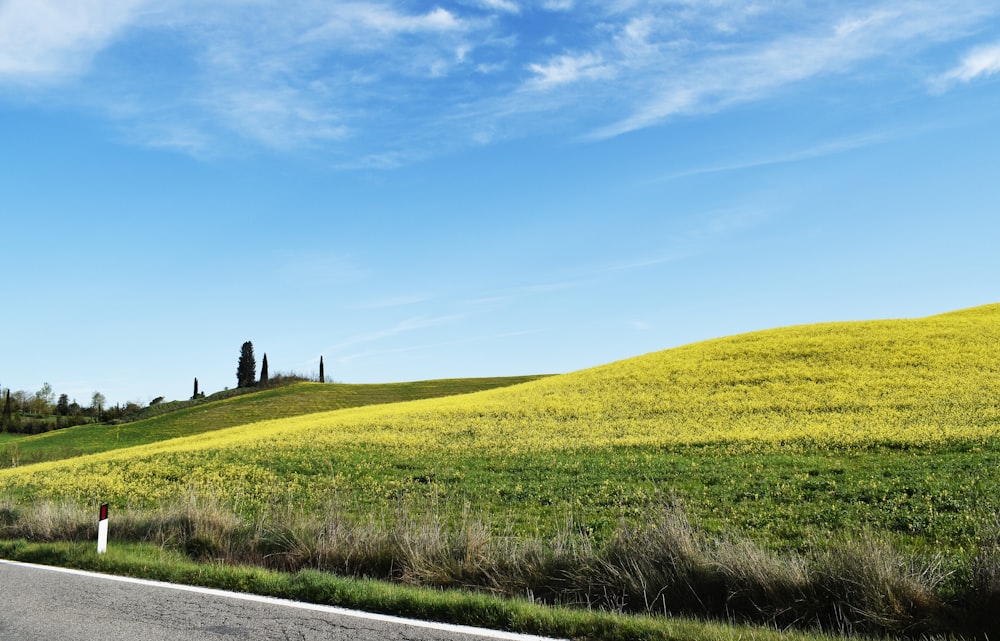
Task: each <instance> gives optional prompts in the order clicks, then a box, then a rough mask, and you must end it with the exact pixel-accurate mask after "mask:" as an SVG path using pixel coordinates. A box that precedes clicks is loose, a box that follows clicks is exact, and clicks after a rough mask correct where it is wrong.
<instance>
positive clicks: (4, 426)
mask: <svg viewBox="0 0 1000 641" xmlns="http://www.w3.org/2000/svg"><path fill="white" fill-rule="evenodd" d="M13 424H14V418H13V415H12V412H11V409H10V390H9V389H8V390H7V400H6V401H4V404H3V415H2V416H0V432H3V433H4V434H6V433H7V432H9V431H10V428H11V427H12V426H13Z"/></svg>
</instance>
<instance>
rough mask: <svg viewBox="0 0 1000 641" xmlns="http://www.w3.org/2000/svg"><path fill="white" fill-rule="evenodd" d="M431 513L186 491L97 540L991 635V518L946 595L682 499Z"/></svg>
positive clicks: (574, 600) (641, 604)
mask: <svg viewBox="0 0 1000 641" xmlns="http://www.w3.org/2000/svg"><path fill="white" fill-rule="evenodd" d="M446 512H447V511H444V510H443V511H442V513H441V514H434V513H426V512H424V513H417V512H415V511H411V510H408V509H407V508H406V506H402V505H401V506H400V507H399V510H398V512H397V513H396V514H391V515H377V516H375V515H373V516H370V517H368V518H367V519H360V520H359V519H357V518H353V517H351V516H350V515H349V512H348V511H347V510H344V509H342V508H341V507H340V506H338V505H336V504H331V505H330V506H329V507H328V509H327V510H325V511H324V512H323V514H322V516H320V517H316V516H312V515H304V514H301V513H299V512H296V511H295V509H294V508H293V507H291V506H285V507H282V508H280V509H278V510H276V511H275V512H273V513H272V514H270V515H268V516H267V517H263V518H260V519H258V520H256V521H247V520H244V519H241V518H240V517H238V516H237V513H236V511H235V510H234V509H232V508H231V507H229V506H225V505H222V504H220V503H219V502H218V501H215V500H212V499H205V498H200V497H197V496H194V495H191V496H189V497H188V498H186V499H185V500H183V501H179V502H176V503H174V504H171V505H168V506H164V507H162V508H160V509H158V510H153V511H148V510H146V511H142V510H124V511H122V512H120V513H118V514H115V515H114V517H113V519H112V525H111V532H112V540H128V541H142V542H148V543H152V544H155V545H159V546H163V547H168V548H171V549H179V550H183V551H184V552H186V553H187V554H188V555H189V556H191V557H193V558H195V559H199V560H211V561H218V562H225V563H238V564H251V565H258V566H263V567H268V568H271V569H278V570H284V571H297V570H300V569H307V568H308V569H316V570H323V571H328V572H333V573H337V574H340V575H346V576H354V577H366V578H377V579H385V580H390V581H396V582H401V583H405V584H410V585H422V586H435V587H442V588H455V587H461V588H466V589H473V590H481V591H487V592H490V593H494V594H499V595H507V596H517V597H527V598H530V599H532V600H534V601H537V602H541V603H552V604H561V605H578V606H584V607H590V608H595V609H605V610H613V611H620V612H642V613H652V614H663V615H673V614H683V615H694V616H697V617H703V618H713V619H720V620H725V621H731V622H741V623H758V624H766V625H771V626H774V627H778V628H789V627H794V628H801V629H810V630H824V631H828V632H839V633H857V634H889V635H893V636H899V637H908V638H922V637H926V636H930V635H936V634H945V633H949V634H954V633H959V634H966V635H969V636H977V635H978V636H980V637H981V638H986V635H989V638H996V636H995V635H996V633H997V623H996V622H995V620H996V619H997V617H996V612H998V611H1000V519H997V520H996V521H995V522H993V523H991V524H988V525H989V527H987V528H985V530H984V531H985V536H984V542H983V545H982V546H981V549H980V551H979V553H978V554H977V555H976V556H975V557H974V558H973V559H972V560H971V561H970V563H969V567H968V568H967V571H966V572H965V574H966V575H967V576H968V581H966V582H965V583H964V584H963V585H961V586H959V589H957V590H955V589H954V582H952V583H953V586H952V592H951V593H950V596H949V598H948V599H945V598H943V597H942V596H940V594H941V589H940V588H941V586H942V584H943V582H944V580H945V579H946V578H947V577H948V572H947V571H945V569H944V567H945V566H944V563H943V562H942V560H941V559H939V558H933V557H932V558H930V559H922V560H921V559H914V558H906V557H904V556H903V555H901V554H900V553H899V552H898V551H897V550H895V549H894V548H893V547H892V546H891V545H889V544H888V543H887V542H886V541H884V540H881V539H879V538H878V537H876V536H874V535H862V536H858V537H855V538H846V537H844V538H841V539H838V540H834V541H826V542H823V543H817V544H816V545H815V546H814V547H813V548H812V549H811V550H810V551H808V552H806V553H791V552H784V553H779V552H775V551H771V550H766V549H764V548H762V547H760V546H758V545H757V544H755V543H754V542H752V541H751V540H749V539H746V538H739V537H725V538H721V539H720V538H711V537H709V536H707V535H706V534H705V533H704V532H702V531H701V530H699V528H697V527H696V526H695V525H693V524H692V523H691V522H690V521H689V519H688V518H687V515H686V514H685V512H684V510H683V509H682V508H680V507H679V506H677V505H674V504H667V505H663V506H661V507H660V508H659V509H658V510H657V511H656V513H655V514H654V515H652V516H651V518H650V519H649V521H648V522H647V523H646V524H644V525H635V524H622V525H621V526H620V527H619V529H618V531H617V532H616V533H615V535H614V536H613V537H612V538H611V539H610V540H608V541H606V542H603V543H601V544H598V543H595V542H594V541H593V540H592V539H591V538H590V537H589V536H587V535H586V534H585V533H583V532H581V531H579V529H577V528H575V527H574V526H573V525H572V523H568V524H567V525H566V527H565V528H563V529H562V531H561V532H560V533H559V534H557V535H555V536H553V537H552V538H550V539H525V538H519V537H514V536H510V535H505V534H503V533H502V532H503V530H502V529H501V528H496V527H495V526H494V524H492V523H489V522H486V521H484V520H482V519H480V518H478V517H477V516H476V515H474V514H473V513H472V512H471V511H469V510H465V511H464V512H463V513H462V516H461V517H460V518H459V519H457V520H455V521H449V520H447V519H446V518H444V516H442V514H444V513H446ZM498 531H499V532H501V533H500V534H497V532H498ZM0 537H2V538H24V539H29V540H36V541H56V540H71V541H81V540H87V539H92V538H95V537H96V523H95V522H94V518H93V515H92V514H90V513H89V512H88V513H84V512H83V511H82V510H80V509H79V508H77V507H74V506H70V505H60V504H55V503H40V504H37V505H33V506H30V507H27V506H18V505H15V504H13V503H11V502H10V501H0Z"/></svg>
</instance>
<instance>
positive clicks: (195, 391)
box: [191, 376, 198, 400]
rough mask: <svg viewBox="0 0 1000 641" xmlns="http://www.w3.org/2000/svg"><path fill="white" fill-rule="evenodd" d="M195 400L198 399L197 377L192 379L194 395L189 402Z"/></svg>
mask: <svg viewBox="0 0 1000 641" xmlns="http://www.w3.org/2000/svg"><path fill="white" fill-rule="evenodd" d="M196 398H198V377H197V376H195V377H194V395H193V396H192V397H191V400H194V399H196Z"/></svg>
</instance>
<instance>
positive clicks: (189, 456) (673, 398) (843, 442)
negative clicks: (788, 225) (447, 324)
mask: <svg viewBox="0 0 1000 641" xmlns="http://www.w3.org/2000/svg"><path fill="white" fill-rule="evenodd" d="M320 387H321V386H320ZM316 389H319V387H317V386H309V385H306V386H301V387H300V386H295V387H293V388H290V389H289V390H286V391H276V392H275V393H274V394H275V396H274V397H270V396H267V395H266V394H267V393H265V394H262V395H261V396H259V397H257V398H248V397H242V398H240V399H233V400H232V402H231V403H230V402H227V403H225V404H220V405H219V406H218V407H215V408H212V407H199V408H192V409H191V411H190V412H187V413H184V414H180V413H178V415H177V416H173V417H170V416H167V417H162V418H161V419H158V420H160V421H163V422H153V421H150V422H147V423H146V424H144V425H142V426H140V427H139V428H138V430H139V431H141V430H150V431H156V432H157V435H158V438H160V437H164V435H166V434H168V433H170V434H176V435H177V436H181V435H185V434H192V433H195V432H206V433H203V434H199V435H196V436H189V437H185V438H176V439H172V440H169V441H161V442H158V443H154V444H150V445H145V446H142V447H135V448H131V449H128V450H119V451H116V452H108V453H104V454H98V455H94V456H89V457H83V458H78V459H75V460H72V461H65V462H53V463H44V464H40V465H34V466H27V467H23V468H21V469H20V470H3V471H0V490H3V489H4V488H5V487H10V488H19V489H18V492H20V493H26V494H28V495H45V496H64V497H77V498H83V497H87V496H97V495H100V496H110V497H112V498H113V499H114V500H118V501H138V502H142V501H158V500H161V499H163V498H166V497H170V496H177V495H182V494H184V493H185V492H188V491H192V490H198V489H199V488H200V489H201V490H205V491H212V492H218V493H222V494H224V495H227V496H235V495H239V496H242V497H252V498H253V499H254V500H260V501H261V502H266V500H267V499H266V497H268V496H270V497H288V496H297V497H313V496H320V495H322V494H324V493H328V492H331V491H334V490H336V491H348V492H352V493H354V494H355V495H356V496H361V497H363V498H364V499H365V500H369V499H371V500H385V501H388V500H391V497H397V496H405V495H409V494H414V493H422V495H424V496H437V495H438V494H434V493H435V492H437V493H440V495H441V496H459V497H474V498H476V500H477V501H478V500H486V499H484V498H483V497H487V498H488V499H489V500H491V501H497V500H499V501H501V502H502V501H504V500H509V497H514V498H517V497H522V496H523V497H526V498H524V499H523V500H526V501H533V502H534V503H532V504H533V505H535V506H536V507H538V506H542V505H548V504H549V503H546V502H551V501H553V500H560V501H561V500H570V499H571V498H572V497H571V492H570V490H569V489H565V488H570V487H572V488H574V489H573V491H581V490H580V487H581V485H580V483H582V481H580V480H579V479H580V478H582V477H581V476H580V475H581V474H584V473H586V474H591V475H592V476H593V478H595V479H600V478H601V477H600V474H601V473H602V470H601V469H600V465H601V464H600V463H599V462H600V461H601V460H606V461H607V462H608V463H607V470H611V469H612V463H614V465H617V466H618V468H617V469H619V472H618V474H617V475H616V476H614V477H613V478H611V477H609V478H606V479H605V480H603V481H600V485H598V486H597V487H596V488H593V489H587V490H586V491H587V492H590V493H591V494H590V495H589V496H591V498H590V499H588V500H593V501H595V502H596V503H595V505H605V504H606V505H608V506H615V505H619V504H621V505H624V504H626V503H628V502H629V501H634V500H638V499H634V498H622V497H628V496H631V495H630V494H629V493H630V492H632V489H630V487H631V486H630V485H629V484H630V483H632V482H633V481H634V480H635V479H630V478H628V477H627V474H628V472H627V470H629V469H637V468H638V467H640V466H643V465H645V466H646V467H647V468H649V465H650V464H649V461H654V463H655V462H656V461H658V460H660V459H661V458H662V459H663V460H664V461H666V458H664V456H665V455H664V454H663V453H669V452H671V451H679V449H678V448H690V447H692V446H694V447H708V446H711V447H716V446H718V445H719V444H723V445H725V444H740V447H741V448H743V450H742V451H751V450H752V449H753V448H755V447H758V445H759V446H760V447H762V448H763V449H764V450H766V451H768V452H774V451H776V450H775V448H784V447H786V446H787V447H788V448H789V450H788V451H789V452H794V451H809V452H815V451H828V450H829V449H830V448H855V449H857V448H860V449H861V450H864V449H865V448H868V447H878V448H885V447H892V448H910V447H922V446H925V445H934V444H942V443H956V442H962V443H966V444H968V446H969V447H975V446H976V444H977V443H981V442H984V441H987V440H990V439H993V440H995V439H996V438H997V437H998V436H1000V305H989V306H985V307H979V308H975V309H969V310H964V311H960V312H954V313H949V314H943V315H939V316H932V317H928V318H922V319H913V320H886V321H867V322H843V323H828V324H817V325H807V326H797V327H787V328H782V329H774V330H768V331H761V332H754V333H749V334H744V335H740V336H732V337H727V338H720V339H716V340H710V341H705V342H701V343H696V344H691V345H687V346H683V347H678V348H675V349H670V350H666V351H662V352H656V353H652V354H647V355H645V356H640V357H637V358H632V359H628V360H623V361H620V362H616V363H611V364H608V365H603V366H600V367H596V368H593V369H588V370H584V371H580V372H575V373H571V374H565V375H560V376H552V377H547V378H542V379H539V380H534V381H531V382H526V383H524V384H522V385H517V386H512V387H505V388H501V389H492V390H488V391H481V392H477V393H474V394H465V395H461V396H448V397H443V398H434V399H427V400H417V401H411V402H400V403H389V404H384V405H377V406H373V405H368V406H365V407H353V408H350V407H346V406H347V405H349V404H351V403H352V402H353V401H351V400H350V399H351V397H350V396H349V395H346V396H345V395H342V396H339V397H335V395H336V394H338V392H337V391H336V388H335V387H332V386H329V387H326V388H322V389H323V390H324V391H323V393H324V394H330V395H331V396H330V397H329V398H328V399H327V400H325V401H323V402H319V401H316V400H315V399H312V400H310V399H311V395H312V394H314V393H316V392H315V390H316ZM345 392H346V390H345ZM340 393H341V394H343V392H340ZM414 395H416V394H414ZM272 398H273V400H274V401H276V402H277V405H280V406H284V407H286V408H290V407H295V408H296V409H295V411H294V412H291V411H289V412H287V413H286V414H285V416H289V417H288V418H274V419H273V420H262V419H268V418H271V417H276V416H277V415H278V414H279V412H278V410H276V409H274V407H277V406H274V407H272V406H271V405H270V402H271V400H269V399H272ZM335 398H336V400H335ZM393 398H398V395H397V396H393V395H392V394H389V395H388V396H387V397H386V398H385V399H384V400H385V401H386V402H388V401H391V400H393ZM323 403H328V406H332V407H345V409H336V410H334V411H325V412H317V410H318V409H321V406H322V405H323ZM354 404H358V405H360V404H361V403H360V402H358V403H354ZM257 408H261V409H259V410H258V409H257ZM265 408H269V409H265ZM310 412H311V413H310ZM292 414H298V415H297V416H292ZM252 421H260V422H253V423H252V424H249V425H242V426H238V427H233V428H230V429H218V428H221V427H223V426H225V425H234V424H236V423H239V422H244V423H250V422H252ZM105 429H106V433H105V434H104V435H103V436H102V438H103V439H104V441H105V442H106V441H107V439H113V438H115V433H114V430H115V429H116V428H105ZM121 429H122V430H125V429H126V426H122V428H121ZM208 430H213V431H211V432H207V431H208ZM124 433H125V432H124V431H123V432H122V434H123V436H122V437H121V438H122V439H124V438H125V437H124ZM54 437H55V435H52V436H49V437H48V438H54ZM94 438H95V439H97V438H98V436H97V435H96V434H95V435H94ZM129 438H132V439H134V440H135V441H136V442H138V440H139V439H140V436H138V435H135V436H130V437H129ZM80 441H82V438H81V439H80ZM97 443H98V441H95V445H94V447H95V448H96V447H97ZM755 444H757V445H755ZM26 445H27V442H25V449H27V447H26ZM74 447H81V446H80V444H79V443H76V444H74ZM949 447H950V446H949ZM963 447H965V446H963ZM720 451H721V450H720ZM762 451H763V450H762ZM585 456H590V457H591V458H590V459H587V460H589V461H591V462H590V463H587V465H592V466H593V465H597V466H598V467H597V468H594V469H593V470H589V471H588V470H587V469H584V468H581V467H580V466H581V465H583V463H581V461H583V460H584V457H585ZM713 456H714V455H713ZM629 457H632V458H629ZM594 461H598V462H597V463H595V462H594ZM663 465H664V466H666V467H663V468H662V469H658V470H653V471H652V472H650V473H651V474H652V473H654V472H655V474H657V475H662V478H664V479H667V478H673V476H671V475H676V474H677V473H678V472H677V471H676V470H675V468H674V467H671V466H673V465H674V463H669V464H668V463H667V462H665V463H663ZM782 465H794V463H788V462H787V461H786V462H783V463H782ZM649 469H652V468H649ZM621 470H626V472H625V474H626V476H625V477H622V476H621V474H622V472H621ZM607 473H608V474H611V472H610V471H608V472H607ZM692 473H693V472H692ZM907 473H909V472H907ZM795 474H796V472H794V468H793V471H789V475H788V478H787V479H786V481H783V482H787V483H799V482H800V481H799V480H797V477H795ZM859 478H864V477H863V476H859ZM647 480H648V479H647ZM717 480H718V479H717ZM717 480H716V481H717ZM612 481H613V484H612ZM716 481H713V482H716ZM588 482H589V481H588ZM594 482H595V483H597V481H594ZM650 482H651V481H650ZM740 482H746V479H740ZM802 482H804V481H802ZM859 482H860V481H859ZM529 484H530V485H531V487H532V488H534V489H532V490H531V492H534V494H530V493H529V490H528V489H526V488H528V487H529ZM522 486H523V487H522ZM547 488H551V492H549V490H548V489H547ZM561 488H562V489H561ZM615 488H617V489H615ZM522 489H523V492H522V491H521V490H522ZM614 492H618V494H617V495H616V494H614ZM602 493H607V496H605V494H602ZM616 496H617V497H618V498H616ZM490 497H492V498H490ZM505 497H508V498H505ZM566 497H569V498H566ZM848 498H849V497H848ZM273 500H278V498H274V499H273ZM518 500H522V499H518ZM850 500H854V499H850ZM852 505H853V504H852ZM529 507H530V506H529ZM531 509H535V508H531ZM538 509H541V508H538ZM609 509H610V508H609ZM541 518H547V517H541Z"/></svg>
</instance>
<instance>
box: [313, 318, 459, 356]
mask: <svg viewBox="0 0 1000 641" xmlns="http://www.w3.org/2000/svg"><path fill="white" fill-rule="evenodd" d="M465 317H466V316H465V315H464V314H451V315H446V316H433V317H426V316H416V317H413V318H407V319H405V320H402V321H400V322H398V323H396V324H395V325H393V326H392V327H387V328H385V329H380V330H376V331H373V332H366V333H364V334H356V335H354V336H351V337H350V338H348V339H346V340H344V341H341V342H339V343H337V344H336V345H334V346H333V347H331V348H330V350H329V351H330V352H332V353H337V352H342V351H344V350H345V349H348V348H351V347H354V346H355V345H362V344H365V343H372V342H375V341H380V340H383V339H386V338H391V337H393V336H397V335H399V334H406V333H409V332H414V331H417V330H421V329H427V328H431V327H438V326H440V325H447V324H451V323H454V322H456V321H458V320H461V319H463V318H465Z"/></svg>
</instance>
